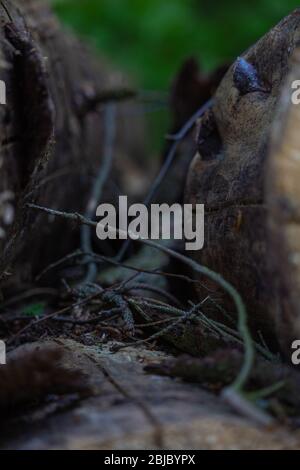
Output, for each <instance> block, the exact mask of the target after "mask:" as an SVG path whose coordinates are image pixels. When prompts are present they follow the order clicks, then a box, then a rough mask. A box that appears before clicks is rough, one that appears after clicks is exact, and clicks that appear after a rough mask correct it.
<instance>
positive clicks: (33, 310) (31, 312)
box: [22, 302, 46, 317]
mask: <svg viewBox="0 0 300 470" xmlns="http://www.w3.org/2000/svg"><path fill="white" fill-rule="evenodd" d="M45 306H46V303H45V302H35V303H33V304H30V305H28V306H27V307H25V308H24V310H23V312H22V313H23V315H26V316H27V317H39V316H41V315H42V314H43V313H44V310H45Z"/></svg>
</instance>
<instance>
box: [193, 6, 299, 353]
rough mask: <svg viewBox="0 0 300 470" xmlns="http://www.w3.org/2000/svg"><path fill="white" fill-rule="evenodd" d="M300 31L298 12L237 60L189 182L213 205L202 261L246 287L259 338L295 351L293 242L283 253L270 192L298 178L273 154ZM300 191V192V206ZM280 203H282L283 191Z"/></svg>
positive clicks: (196, 197) (280, 136)
mask: <svg viewBox="0 0 300 470" xmlns="http://www.w3.org/2000/svg"><path fill="white" fill-rule="evenodd" d="M299 31H300V11H299V10H296V11H295V12H293V13H292V14H291V15H290V16H288V17H287V18H285V19H284V20H283V21H282V22H281V23H280V24H279V25H277V26H276V27H275V28H274V29H273V30H271V31H270V32H269V33H268V34H267V35H266V36H265V37H263V38H262V39H261V40H260V41H259V42H258V43H257V44H256V45H254V46H253V47H252V48H250V49H249V50H248V51H247V52H246V53H245V54H244V55H243V56H242V60H241V59H239V60H238V61H237V62H235V63H234V64H233V65H232V67H231V68H230V70H229V71H228V73H227V75H226V76H225V78H224V79H223V81H222V82H221V85H220V86H219V88H218V90H217V92H216V95H215V100H214V105H213V107H212V109H211V110H210V111H209V112H207V113H206V115H205V116H204V117H203V119H202V120H201V123H200V125H199V135H198V154H197V156H196V157H195V159H194V161H193V162H192V165H191V167H190V171H189V178H188V182H187V186H186V201H187V202H189V203H198V204H199V203H202V204H205V208H206V228H205V247H204V249H203V250H202V251H201V252H199V253H196V255H195V256H196V258H197V260H198V261H200V263H202V264H204V265H206V266H208V267H210V268H211V269H213V270H215V271H216V272H219V273H220V274H222V275H223V276H224V277H225V279H226V280H227V281H229V282H231V283H232V284H233V285H234V286H235V287H236V288H237V289H238V290H239V292H240V294H241V295H242V297H243V299H244V301H245V304H246V306H247V309H248V316H249V324H250V325H251V327H252V332H253V334H254V335H255V336H256V337H258V336H257V335H258V332H259V331H260V332H261V333H262V334H263V336H264V338H265V339H266V340H267V342H268V343H269V345H270V346H272V347H274V348H275V349H276V348H277V346H278V344H277V340H279V342H280V343H281V344H282V345H284V350H285V351H286V352H289V351H291V338H292V337H293V336H295V337H294V339H296V337H297V332H298V336H299V333H300V331H299V308H298V309H297V308H296V309H295V308H291V303H293V304H295V305H298V304H299V295H300V291H299V286H298V281H295V279H294V280H292V276H291V271H290V269H289V264H290V263H289V261H288V257H289V254H290V247H288V246H287V245H288V244H290V243H291V241H289V242H287V243H285V244H284V248H283V247H282V246H281V248H280V250H279V251H278V249H279V245H278V243H277V245H276V248H275V249H274V244H273V243H272V242H270V239H273V240H274V235H272V234H271V233H270V230H269V225H268V218H269V215H270V211H271V212H273V216H274V214H275V212H274V205H273V209H271V205H270V198H272V194H274V193H273V191H277V190H278V187H279V186H278V184H279V183H280V181H281V178H282V179H283V180H284V181H285V182H286V183H287V182H289V183H287V185H288V184H290V183H292V181H294V179H290V175H289V174H288V172H287V171H286V170H287V169H286V167H285V166H284V165H281V166H280V169H281V170H282V171H281V176H279V173H280V172H279V171H278V169H279V167H278V164H277V163H276V164H275V168H276V174H274V171H273V173H270V171H269V167H268V165H267V157H268V155H269V160H270V161H271V162H272V160H273V158H275V159H276V161H277V162H278V153H277V155H274V153H273V152H274V150H273V151H272V152H271V153H270V150H269V146H270V133H271V129H272V125H273V123H274V117H275V111H276V109H278V106H279V109H280V106H282V103H281V105H279V104H278V103H279V99H280V96H281V91H282V88H285V90H286V92H285V93H286V95H288V93H289V92H290V88H289V86H290V85H287V84H286V78H287V75H288V73H289V70H290V58H291V56H292V54H293V52H294V51H295V49H296V47H297V38H298V35H299ZM298 78H299V77H298ZM295 112H296V111H295ZM278 119H279V121H278V122H277V126H276V130H275V131H274V133H276V140H278V142H280V143H281V144H280V145H285V142H286V138H288V134H285V133H284V132H286V133H288V132H289V131H288V130H285V131H284V128H285V125H286V120H285V118H284V115H282V114H281V115H280V117H279V118H278ZM278 123H279V124H278ZM295 141H296V140H295V139H294V140H293V143H294V142H295ZM282 156H283V154H282ZM283 158H286V156H283ZM273 163H274V162H273ZM273 163H271V165H273ZM287 165H288V162H287ZM295 165H296V162H294V166H295ZM273 169H274V165H273ZM297 174H298V170H297V172H295V174H294V175H297ZM274 178H275V179H274ZM274 183H275V189H274ZM266 187H268V190H266ZM294 187H296V184H294ZM276 188H277V189H276ZM266 193H267V194H266ZM297 194H298V193H296V192H294V194H293V198H295V200H296V201H297V203H296V204H298V203H299V199H298V197H297ZM267 196H268V197H267ZM276 201H277V202H276V206H277V209H278V206H279V202H278V201H279V199H278V197H276ZM284 212H285V209H284V208H283V206H281V216H280V217H279V212H278V210H277V212H276V214H277V215H276V216H275V219H276V226H277V229H279V230H277V234H276V239H278V236H277V235H278V232H279V233H280V236H282V235H283V233H285V234H286V233H287V232H288V231H289V230H290V226H289V225H288V224H287V222H286V219H284V218H283V217H282V214H283V213H284ZM273 221H274V217H273ZM280 224H281V226H280ZM279 227H280V228H279ZM297 246H298V245H297ZM286 248H287V250H286ZM275 258H276V263H275V266H276V267H274V263H273V261H274V259H275ZM274 275H278V276H279V277H280V278H281V281H282V280H283V279H284V280H285V281H284V282H283V281H282V283H281V292H279V291H278V285H277V286H276V285H275V284H274V282H273V279H274ZM283 286H284V287H283ZM206 287H208V288H210V289H212V290H213V292H214V294H213V293H211V295H216V296H217V297H218V300H219V302H220V303H222V304H223V306H224V307H225V308H226V309H227V311H228V313H232V312H234V307H233V305H232V303H231V302H230V300H229V299H227V298H224V296H223V294H222V293H221V292H220V290H219V289H218V287H217V286H212V285H207V286H206ZM284 289H285V291H284V293H283V290H284ZM199 292H200V296H201V298H203V295H207V291H206V290H205V289H204V291H203V290H200V291H199ZM280 297H281V299H280ZM283 303H284V304H285V307H284V309H282V305H283ZM283 310H284V311H285V313H284V311H283ZM295 312H296V313H295ZM278 318H280V320H279V321H278ZM283 325H285V326H284V329H282V326H283Z"/></svg>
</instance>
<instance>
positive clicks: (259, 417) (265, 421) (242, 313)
mask: <svg viewBox="0 0 300 470" xmlns="http://www.w3.org/2000/svg"><path fill="white" fill-rule="evenodd" d="M27 206H28V207H31V208H32V209H36V210H40V211H42V212H45V213H48V214H51V215H54V216H56V217H62V218H64V219H69V220H72V221H76V222H78V223H80V224H85V225H89V226H90V227H95V228H96V227H97V225H98V223H97V222H94V221H92V220H89V219H87V218H85V217H84V216H83V215H81V214H78V213H68V212H60V211H56V210H53V209H48V208H45V207H41V206H37V205H35V204H27ZM107 228H108V230H109V231H111V232H112V233H115V234H116V233H119V234H120V233H126V234H127V236H129V237H131V238H132V239H133V240H134V241H136V242H138V243H142V244H144V245H147V246H150V247H152V248H154V249H156V250H159V251H162V252H163V253H166V254H167V255H169V256H171V257H172V258H175V259H178V260H179V261H181V262H182V263H184V264H186V265H187V266H189V267H190V268H191V269H193V270H194V271H196V272H198V273H199V274H201V275H204V276H206V277H208V278H209V279H211V280H212V281H214V282H216V283H217V284H219V285H220V286H221V287H222V288H223V289H224V291H225V292H227V293H228V294H229V296H230V297H231V298H232V300H233V302H234V304H235V307H236V309H237V313H238V330H239V332H240V334H241V337H242V339H243V343H244V349H245V356H244V362H243V366H242V368H241V370H240V372H239V374H238V376H237V378H236V379H235V381H234V382H233V383H232V384H231V386H229V387H227V388H226V389H225V390H223V392H222V397H223V399H224V400H225V401H226V402H227V403H228V404H230V406H231V407H233V408H234V409H235V410H236V411H237V412H238V413H240V414H242V415H244V416H247V417H248V418H250V419H252V420H253V421H255V422H257V423H258V424H260V425H262V426H271V425H273V424H274V423H275V421H274V420H273V418H272V417H270V416H269V415H268V414H267V413H265V412H263V411H262V410H260V409H258V408H257V407H256V406H255V405H253V404H252V403H250V402H249V401H248V400H247V399H245V398H244V397H243V395H242V392H243V387H244V386H245V384H246V382H247V380H248V378H249V375H250V373H251V370H252V367H253V365H254V359H255V348H254V343H253V341H252V337H251V334H250V331H249V328H248V324H247V311H246V308H245V305H244V302H243V300H242V298H241V296H240V294H239V292H238V291H237V290H236V289H235V288H234V287H233V286H232V285H231V284H230V283H229V282H227V281H226V280H225V279H224V278H223V277H222V276H221V275H220V274H218V273H215V272H214V271H212V270H210V269H209V268H207V267H206V266H202V265H200V264H198V263H197V262H196V261H194V260H192V259H189V258H187V257H186V256H184V255H182V254H180V253H177V252H176V251H174V250H171V249H170V248H167V247H165V246H162V245H159V244H158V243H155V242H153V241H151V240H144V239H142V238H137V237H136V234H134V233H130V232H124V231H121V230H118V229H117V228H114V227H109V226H108V227H107Z"/></svg>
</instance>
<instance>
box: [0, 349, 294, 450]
mask: <svg viewBox="0 0 300 470" xmlns="http://www.w3.org/2000/svg"><path fill="white" fill-rule="evenodd" d="M53 347H54V348H55V347H60V348H61V347H63V350H64V351H65V354H64V358H63V365H64V367H65V368H67V369H69V370H70V373H69V374H72V371H73V374H74V371H77V373H78V374H80V373H83V374H84V375H85V382H84V384H89V386H90V387H92V388H93V393H92V394H91V396H90V397H86V398H81V399H78V398H77V402H76V400H75V398H76V397H73V402H72V401H71V403H70V397H69V398H68V397H67V396H65V398H64V399H62V397H60V400H59V399H58V400H57V401H54V402H52V403H51V402H50V403H49V402H48V403H47V402H46V403H41V404H39V405H38V406H35V407H34V408H32V407H31V408H30V409H29V412H28V413H24V415H23V416H21V417H19V419H18V421H17V423H18V426H17V425H16V421H15V420H14V419H13V420H12V425H10V423H9V421H8V422H7V421H2V422H1V425H2V430H3V431H4V432H2V433H1V434H0V439H1V440H0V448H2V449H41V450H42V449H73V450H75V449H76V450H77V449H80V450H84V449H85V450H93V449H106V450H111V449H118V450H120V449H130V450H132V449H149V450H150V449H161V448H162V449H199V450H205V449H210V450H217V449H219V450H220V449H246V450H247V449H248V450H253V449H274V450H275V449H298V448H299V443H300V435H299V431H293V433H291V432H289V431H288V430H287V429H285V428H284V427H280V426H279V427H278V428H276V429H272V430H268V429H263V428H260V427H258V426H256V425H255V424H253V423H252V422H251V421H249V420H247V419H245V418H241V417H238V416H236V415H234V414H233V413H232V412H231V410H230V408H229V407H228V406H227V405H225V404H224V403H222V401H221V400H220V398H218V397H217V396H215V395H214V394H212V393H208V392H206V391H204V390H201V388H199V387H198V386H196V385H192V384H187V383H185V384H184V383H181V382H179V381H174V380H172V379H171V378H169V377H156V376H152V375H145V373H144V372H143V367H144V366H145V365H147V364H149V363H152V362H153V361H160V360H161V359H163V358H167V357H166V356H164V355H163V354H161V353H158V352H155V351H147V350H144V349H137V348H135V349H133V348H132V349H127V350H126V351H123V352H119V353H117V354H114V355H112V354H111V353H110V352H109V351H108V350H106V349H103V350H102V351H100V349H99V348H93V347H86V346H83V345H80V344H78V343H75V342H73V341H63V340H59V341H57V342H49V343H43V344H40V343H37V344H32V345H27V346H26V349H25V350H24V348H23V347H22V348H20V349H19V351H18V354H19V356H20V357H24V356H26V351H27V354H28V353H31V354H33V352H34V351H37V354H40V353H41V351H43V349H44V348H45V349H46V350H49V348H53ZM15 354H17V351H16V352H15ZM128 357H130V358H131V360H130V361H128ZM27 386H28V391H30V387H31V384H30V383H28V384H27ZM77 387H79V389H80V383H79V384H78V385H77ZM50 389H51V387H50ZM72 390H73V393H74V392H75V391H76V387H75V386H74V384H73V386H72ZM74 400H75V401H74ZM58 411H59V413H58Z"/></svg>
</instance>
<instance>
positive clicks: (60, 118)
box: [0, 0, 142, 279]
mask: <svg viewBox="0 0 300 470" xmlns="http://www.w3.org/2000/svg"><path fill="white" fill-rule="evenodd" d="M0 54H1V63H0V78H1V79H2V80H4V81H5V83H6V85H7V105H6V106H2V105H1V107H0V135H1V141H0V151H1V155H0V157H1V160H0V161H1V170H0V171H1V181H0V195H2V196H5V197H4V201H3V204H2V206H1V220H0V226H1V227H2V231H1V235H2V237H1V240H0V242H1V243H0V252H1V255H0V274H3V273H4V272H5V271H7V270H10V271H11V270H12V271H13V272H14V273H15V269H14V268H13V267H12V268H10V264H11V263H12V261H13V260H15V259H16V258H17V262H18V265H19V266H20V265H21V263H22V270H21V272H22V273H23V274H24V276H26V278H27V279H28V277H29V276H30V272H32V271H36V270H37V269H38V268H40V267H41V266H43V265H44V266H45V265H46V264H47V262H50V261H53V260H54V259H59V258H60V257H61V256H62V255H63V254H66V253H69V252H70V251H71V250H72V249H73V248H74V247H75V248H77V247H78V246H79V231H72V230H70V227H68V225H67V224H66V223H65V222H61V221H59V222H58V223H55V224H53V223H51V222H52V221H51V220H50V219H48V220H47V223H45V219H43V220H42V219H41V218H40V217H39V215H38V214H36V213H35V214H32V213H30V212H29V210H28V209H27V207H26V203H30V202H38V203H40V204H42V205H43V204H45V205H47V206H49V207H54V208H60V209H64V210H70V211H78V212H84V211H85V210H86V205H87V201H88V198H89V197H90V191H91V187H92V184H93V181H94V177H95V176H96V175H97V172H98V170H99V167H100V164H101V161H102V158H103V152H104V145H103V142H104V140H105V108H104V106H102V107H101V103H98V100H99V98H100V101H101V97H103V96H104V97H105V93H106V92H108V91H109V90H114V89H116V88H119V89H120V88H122V87H123V88H124V87H126V81H125V80H124V77H122V76H121V75H120V74H118V73H115V72H114V71H112V70H111V69H110V68H109V67H108V66H106V65H104V62H103V61H101V60H99V59H97V60H96V59H94V58H93V55H92V54H90V51H89V50H88V49H87V48H86V47H84V46H83V45H82V44H81V43H80V42H79V41H78V40H77V39H75V38H74V37H73V36H72V35H71V34H69V33H67V32H65V31H64V30H63V29H62V27H61V26H60V24H59V22H58V21H57V20H56V18H55V17H54V16H53V14H52V13H51V11H50V10H49V7H48V6H47V4H46V2H41V1H38V0H29V1H26V2H23V1H21V0H20V1H18V0H14V1H10V0H5V1H2V2H1V4H0ZM106 102H107V98H106V99H104V103H106ZM124 106H126V105H122V104H120V105H118V107H117V138H116V141H117V142H118V144H117V146H118V147H117V148H115V149H114V150H115V155H116V156H117V160H118V161H120V159H121V160H122V159H123V162H122V164H121V165H120V171H119V172H116V170H114V177H115V180H116V183H117V184H120V181H121V182H122V178H123V176H122V174H123V173H124V172H123V171H122V170H121V168H123V166H124V164H125V163H124V159H125V160H126V153H128V154H130V155H134V156H136V155H137V154H140V155H141V153H142V152H140V142H141V138H142V133H141V129H142V126H141V125H140V127H139V128H137V132H136V135H133V133H132V132H128V129H129V128H130V129H131V126H132V125H133V123H132V122H128V120H127V119H126V112H124V111H126V109H124ZM127 111H128V109H127ZM139 121H140V122H142V120H141V119H139ZM135 124H136V122H135ZM120 148H122V153H121V152H120V150H119V149H120ZM139 158H140V157H139ZM133 166H134V164H133ZM120 178H121V179H120ZM115 193H116V190H115V186H113V185H110V184H107V185H106V190H105V194H104V195H103V200H104V201H111V200H112V198H113V197H115ZM11 209H13V211H14V213H13V214H12V210H11ZM8 211H10V212H8ZM5 214H6V218H5ZM8 214H11V215H13V217H10V218H8ZM33 230H35V231H34V232H33ZM26 265H27V269H26ZM18 274H20V270H18Z"/></svg>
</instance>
